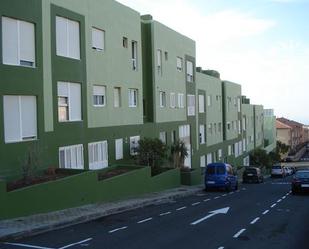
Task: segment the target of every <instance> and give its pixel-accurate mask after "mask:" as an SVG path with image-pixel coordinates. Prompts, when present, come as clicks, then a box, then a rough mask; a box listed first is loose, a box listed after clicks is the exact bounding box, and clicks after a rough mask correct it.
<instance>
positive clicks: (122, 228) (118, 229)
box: [108, 226, 128, 233]
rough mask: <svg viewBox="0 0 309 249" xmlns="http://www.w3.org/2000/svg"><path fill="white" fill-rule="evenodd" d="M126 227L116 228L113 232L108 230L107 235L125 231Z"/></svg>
mask: <svg viewBox="0 0 309 249" xmlns="http://www.w3.org/2000/svg"><path fill="white" fill-rule="evenodd" d="M127 228H128V227H126V226H125V227H119V228H116V229H114V230H110V231H108V233H114V232H117V231H120V230H124V229H127Z"/></svg>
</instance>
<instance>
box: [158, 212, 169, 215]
mask: <svg viewBox="0 0 309 249" xmlns="http://www.w3.org/2000/svg"><path fill="white" fill-rule="evenodd" d="M171 213H172V212H165V213H162V214H159V215H160V216H164V215H168V214H171Z"/></svg>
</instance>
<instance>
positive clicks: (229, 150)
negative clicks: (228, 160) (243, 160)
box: [227, 145, 232, 156]
mask: <svg viewBox="0 0 309 249" xmlns="http://www.w3.org/2000/svg"><path fill="white" fill-rule="evenodd" d="M227 155H228V156H231V155H232V145H228V146H227Z"/></svg>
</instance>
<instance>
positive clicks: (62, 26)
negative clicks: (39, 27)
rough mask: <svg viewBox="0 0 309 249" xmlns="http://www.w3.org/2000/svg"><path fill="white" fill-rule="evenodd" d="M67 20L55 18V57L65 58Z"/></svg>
mask: <svg viewBox="0 0 309 249" xmlns="http://www.w3.org/2000/svg"><path fill="white" fill-rule="evenodd" d="M67 33H68V25H67V19H66V18H63V17H60V16H56V50H57V55H60V56H67V51H68V36H67Z"/></svg>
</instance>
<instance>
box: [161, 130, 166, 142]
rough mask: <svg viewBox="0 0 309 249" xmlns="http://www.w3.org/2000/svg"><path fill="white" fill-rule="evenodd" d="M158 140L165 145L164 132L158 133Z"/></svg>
mask: <svg viewBox="0 0 309 249" xmlns="http://www.w3.org/2000/svg"><path fill="white" fill-rule="evenodd" d="M159 138H160V140H161V141H162V143H164V144H166V132H165V131H161V132H160V134H159Z"/></svg>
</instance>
